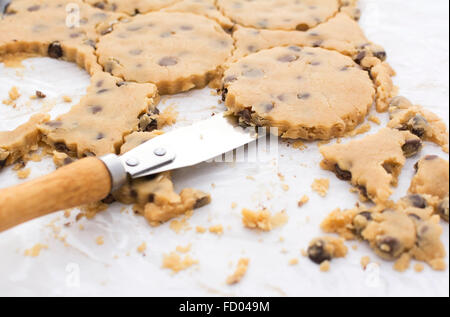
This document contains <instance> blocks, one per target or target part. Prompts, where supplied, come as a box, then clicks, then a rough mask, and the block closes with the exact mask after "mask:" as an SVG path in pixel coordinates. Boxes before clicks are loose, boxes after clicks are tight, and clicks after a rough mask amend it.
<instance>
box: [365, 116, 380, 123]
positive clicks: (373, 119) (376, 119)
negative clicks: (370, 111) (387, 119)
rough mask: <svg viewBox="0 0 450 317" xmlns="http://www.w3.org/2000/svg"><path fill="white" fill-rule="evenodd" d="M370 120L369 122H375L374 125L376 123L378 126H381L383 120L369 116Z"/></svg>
mask: <svg viewBox="0 0 450 317" xmlns="http://www.w3.org/2000/svg"><path fill="white" fill-rule="evenodd" d="M368 119H369V121H371V122H373V123H375V124H377V125H380V124H381V120H380V118H378V117H377V116H374V115H371V116H369V118H368Z"/></svg>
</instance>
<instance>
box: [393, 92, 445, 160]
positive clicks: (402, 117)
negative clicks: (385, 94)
mask: <svg viewBox="0 0 450 317" xmlns="http://www.w3.org/2000/svg"><path fill="white" fill-rule="evenodd" d="M389 115H390V118H391V120H390V121H389V123H388V126H389V127H391V128H394V129H399V130H409V131H410V132H411V133H413V134H415V135H417V136H418V137H419V138H421V139H422V140H425V141H430V142H433V143H436V144H437V145H439V146H441V147H442V149H443V150H444V152H446V153H448V140H449V137H448V129H447V126H446V124H445V123H444V122H443V121H442V120H441V119H440V118H439V117H438V116H437V115H435V114H434V113H432V112H431V111H428V110H426V109H424V108H423V107H421V106H413V105H412V103H411V102H410V101H409V100H408V99H406V98H405V97H401V96H397V97H395V98H393V99H392V100H391V102H390V103H389Z"/></svg>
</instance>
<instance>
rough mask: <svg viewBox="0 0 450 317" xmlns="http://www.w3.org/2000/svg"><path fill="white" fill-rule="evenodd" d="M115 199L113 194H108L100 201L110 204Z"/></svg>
mask: <svg viewBox="0 0 450 317" xmlns="http://www.w3.org/2000/svg"><path fill="white" fill-rule="evenodd" d="M115 201H116V199H115V198H114V196H113V195H112V194H109V195H108V196H107V197H106V198H105V199H102V203H104V204H107V205H111V204H112V203H114V202H115Z"/></svg>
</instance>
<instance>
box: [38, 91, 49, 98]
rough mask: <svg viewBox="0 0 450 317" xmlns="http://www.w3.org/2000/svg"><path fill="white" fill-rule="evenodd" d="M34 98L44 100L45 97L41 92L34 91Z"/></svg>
mask: <svg viewBox="0 0 450 317" xmlns="http://www.w3.org/2000/svg"><path fill="white" fill-rule="evenodd" d="M36 97H38V98H40V99H44V98H45V97H47V96H46V95H45V94H44V93H43V92H42V91H39V90H36Z"/></svg>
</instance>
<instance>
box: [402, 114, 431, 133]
mask: <svg viewBox="0 0 450 317" xmlns="http://www.w3.org/2000/svg"><path fill="white" fill-rule="evenodd" d="M407 127H408V130H409V131H411V133H412V134H414V135H417V136H418V137H419V138H422V137H423V136H424V135H425V133H426V131H427V129H428V121H427V119H425V118H424V117H423V116H421V115H419V114H418V115H415V116H414V117H413V118H411V119H410V120H409V121H408V124H407Z"/></svg>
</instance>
